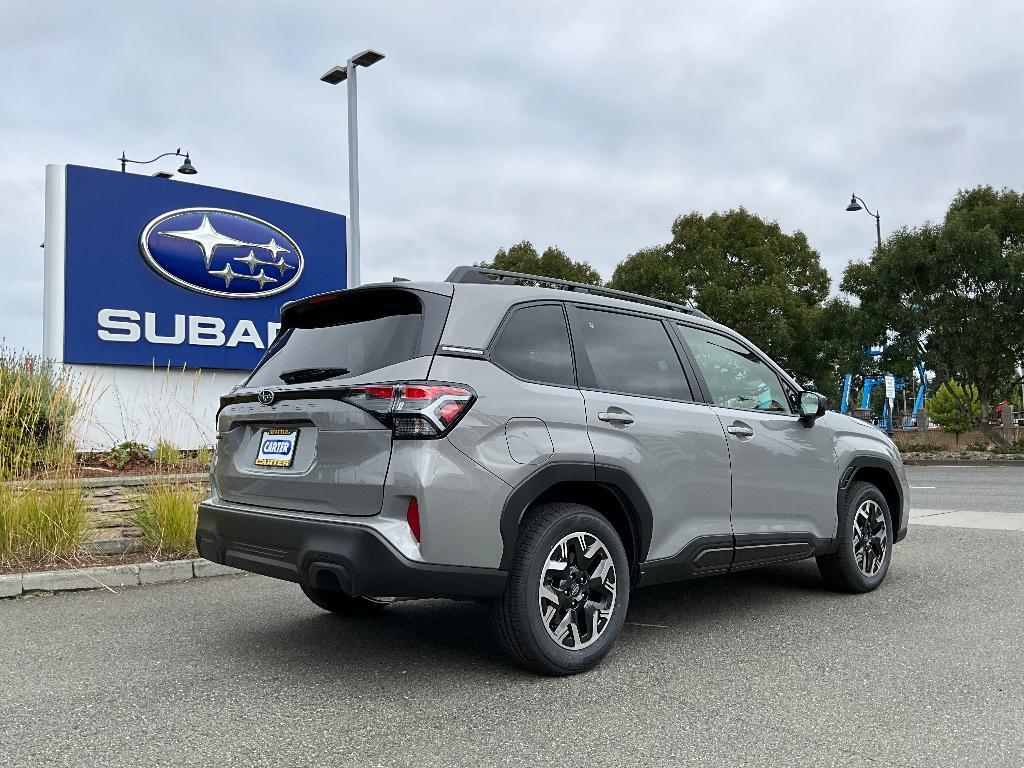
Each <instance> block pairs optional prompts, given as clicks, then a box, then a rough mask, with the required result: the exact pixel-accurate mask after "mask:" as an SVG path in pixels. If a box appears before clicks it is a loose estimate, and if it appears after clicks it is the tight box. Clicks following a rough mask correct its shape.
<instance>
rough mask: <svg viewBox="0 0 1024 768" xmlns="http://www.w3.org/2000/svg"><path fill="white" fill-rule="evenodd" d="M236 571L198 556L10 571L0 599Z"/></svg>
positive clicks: (0, 588) (0, 587)
mask: <svg viewBox="0 0 1024 768" xmlns="http://www.w3.org/2000/svg"><path fill="white" fill-rule="evenodd" d="M239 573H245V571H240V570H238V569H237V568H231V567H229V566H226V565H220V564H218V563H212V562H210V561H209V560H204V559H203V558H201V557H199V558H194V559H191V560H154V561H153V562H149V563H138V564H130V565H100V566H96V567H93V568H73V569H70V570H66V571H36V572H34V573H12V574H7V575H4V576H0V598H8V597H20V596H21V595H26V594H29V593H30V592H70V591H76V590H83V589H115V588H120V587H139V586H146V585H148V584H167V583H170V582H175V581H189V580H191V579H205V578H211V577H214V576H233V575H235V574H239Z"/></svg>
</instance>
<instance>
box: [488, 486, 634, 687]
mask: <svg viewBox="0 0 1024 768" xmlns="http://www.w3.org/2000/svg"><path fill="white" fill-rule="evenodd" d="M562 563H564V567H562ZM629 587H630V583H629V562H628V561H627V559H626V550H625V549H624V548H623V546H622V541H621V540H620V538H619V535H618V533H617V532H616V530H615V528H613V527H612V525H611V524H610V523H609V522H608V521H607V520H606V519H605V518H603V517H602V516H601V515H599V514H598V513H597V512H595V511H594V510H593V509H591V508H590V507H586V506H583V505H582V504H565V503H551V504H542V505H540V506H538V507H536V508H534V509H533V510H531V511H530V512H529V513H527V517H526V519H525V520H524V523H523V525H522V526H521V528H520V532H519V539H518V541H517V542H516V549H515V554H514V556H513V559H512V568H511V570H510V572H509V577H508V582H507V583H506V585H505V591H504V593H503V594H502V596H501V597H500V598H499V599H497V600H495V601H494V603H493V604H492V606H491V621H492V626H493V629H494V632H495V635H496V636H497V639H498V642H499V643H500V645H501V646H502V648H503V649H504V650H505V652H506V653H508V655H509V656H511V657H512V659H514V660H515V661H516V662H517V663H518V664H519V665H520V666H522V667H524V668H526V669H528V670H531V671H534V672H539V673H541V674H545V675H573V674H576V673H578V672H584V671H586V670H588V669H591V668H592V667H594V666H595V665H596V664H597V663H598V662H600V661H601V659H602V658H604V656H605V654H607V653H608V651H609V650H611V647H612V645H614V644H615V640H616V638H617V637H618V635H619V631H620V630H621V629H622V625H623V623H624V622H625V620H626V609H627V608H628V607H629ZM559 637H561V640H559V639H558V638H559Z"/></svg>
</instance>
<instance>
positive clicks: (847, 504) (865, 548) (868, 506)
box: [818, 482, 893, 593]
mask: <svg viewBox="0 0 1024 768" xmlns="http://www.w3.org/2000/svg"><path fill="white" fill-rule="evenodd" d="M836 538H837V539H838V549H837V550H836V551H835V552H834V553H832V554H831V555H823V556H821V557H819V558H818V570H819V571H821V576H822V578H823V579H824V580H825V583H826V584H827V585H828V586H829V587H830V588H832V589H834V590H837V591H839V592H854V593H858V592H870V591H871V590H873V589H875V588H877V587H878V585H879V584H881V583H882V581H883V580H884V579H885V575H886V574H887V573H888V572H889V563H890V562H891V560H892V539H893V528H892V515H891V514H890V512H889V505H888V503H887V502H886V500H885V496H883V495H882V492H881V491H880V490H878V488H876V487H875V486H874V485H872V484H871V483H864V482H856V483H851V484H850V487H849V488H847V490H846V493H845V494H844V495H843V504H842V507H841V508H840V510H839V530H838V531H837V532H836Z"/></svg>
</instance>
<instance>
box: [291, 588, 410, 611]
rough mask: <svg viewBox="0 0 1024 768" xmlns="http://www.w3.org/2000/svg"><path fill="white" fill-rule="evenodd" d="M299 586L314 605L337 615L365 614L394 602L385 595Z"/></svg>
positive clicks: (379, 609)
mask: <svg viewBox="0 0 1024 768" xmlns="http://www.w3.org/2000/svg"><path fill="white" fill-rule="evenodd" d="M299 586H300V587H301V588H302V593H303V594H304V595H305V596H306V597H308V598H309V599H310V600H312V601H313V603H314V604H315V605H317V606H318V607H320V608H323V609H324V610H325V611H330V612H331V613H333V614H336V615H338V616H360V615H362V616H365V615H366V614H371V613H377V612H379V611H381V610H383V609H384V608H387V607H388V606H389V605H391V603H393V602H394V600H393V599H391V598H386V597H353V596H352V595H348V594H345V593H344V592H341V591H339V590H334V589H317V588H316V587H307V586H306V585H305V584H300V585H299Z"/></svg>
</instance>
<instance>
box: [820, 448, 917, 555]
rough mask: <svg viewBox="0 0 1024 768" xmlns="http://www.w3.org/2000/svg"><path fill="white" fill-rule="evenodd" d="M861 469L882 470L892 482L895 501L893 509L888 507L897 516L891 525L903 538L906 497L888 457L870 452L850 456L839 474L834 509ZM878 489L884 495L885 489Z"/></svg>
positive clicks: (904, 533) (837, 506)
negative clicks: (897, 518) (897, 519)
mask: <svg viewBox="0 0 1024 768" xmlns="http://www.w3.org/2000/svg"><path fill="white" fill-rule="evenodd" d="M863 469H875V470H882V471H883V472H885V474H886V475H887V476H888V478H889V481H890V482H891V483H892V492H893V493H895V495H896V501H897V504H896V507H895V509H890V510H889V514H890V515H893V516H897V515H898V516H899V521H898V522H897V521H896V520H894V521H893V523H894V525H893V527H894V528H895V529H896V531H895V534H896V535H898V534H901V533H902V536H900V537H899V539H901V538H903V536H905V535H906V522H907V521H906V520H904V519H903V518H904V516H905V514H906V513H905V510H904V509H903V507H904V503H905V501H906V499H905V498H904V493H903V484H902V483H901V482H900V477H899V474H898V473H897V472H896V467H895V465H894V464H893V463H892V461H891V460H890V459H888V458H885V457H882V456H876V455H871V454H861V455H859V456H854V457H853V458H851V459H850V461H849V463H848V464H847V465H846V468H845V469H844V470H843V473H842V475H841V476H840V482H839V492H838V497H837V499H836V509H837V510H838V509H839V505H840V504H841V503H842V500H843V494H844V493H845V491H846V489H847V488H849V486H850V483H852V482H853V481H854V480H856V479H857V478H858V477H859V476H860V475H861V470H863ZM879 490H880V491H881V492H882V494H883V495H885V489H882V488H880V489H879ZM887 501H888V499H887ZM889 506H890V507H892V504H890V505H889ZM899 539H896V538H894V540H896V541H899Z"/></svg>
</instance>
